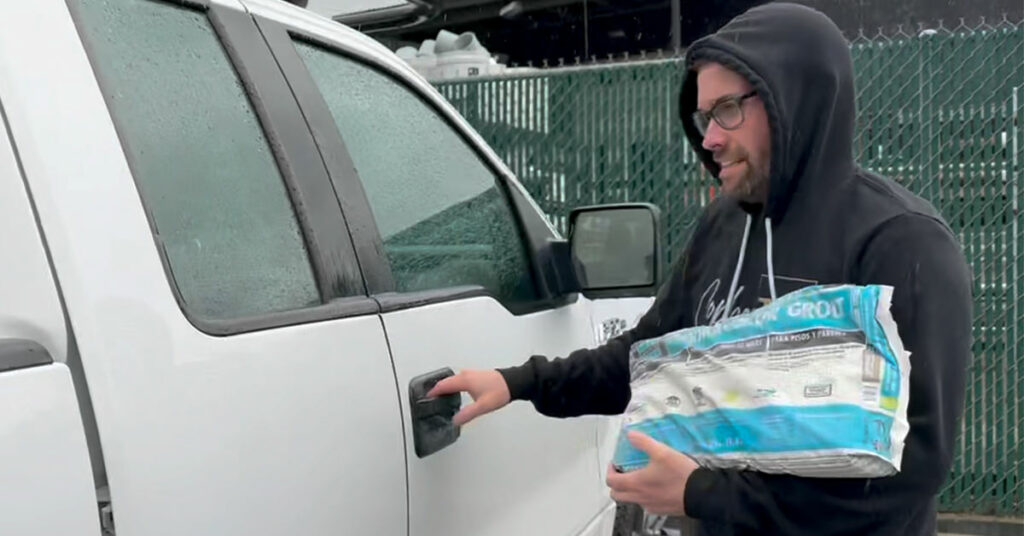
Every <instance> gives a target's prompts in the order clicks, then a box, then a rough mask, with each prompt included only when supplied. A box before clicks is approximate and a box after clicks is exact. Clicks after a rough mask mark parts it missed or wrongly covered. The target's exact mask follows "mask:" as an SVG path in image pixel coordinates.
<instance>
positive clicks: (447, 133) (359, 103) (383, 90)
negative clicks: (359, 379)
mask: <svg viewBox="0 0 1024 536" xmlns="http://www.w3.org/2000/svg"><path fill="white" fill-rule="evenodd" d="M295 46H296V47H297V49H298V51H299V55H300V56H301V57H302V59H303V61H304V62H305V64H306V67H307V69H308V70H309V72H310V74H311V75H312V77H313V79H314V80H315V82H316V83H317V85H318V86H319V88H320V91H321V93H322V94H323V96H324V99H325V100H326V102H327V105H328V108H329V109H330V111H331V114H332V115H333V116H334V120H335V122H336V123H337V125H338V130H339V132H340V134H341V137H342V139H343V140H344V142H345V145H346V147H347V148H348V151H349V153H350V154H351V156H352V160H353V162H354V164H355V167H356V169H357V170H358V173H359V178H360V179H361V180H362V183H363V187H364V189H365V190H366V195H367V197H368V199H369V202H370V206H371V210H372V212H373V215H374V217H375V219H376V221H377V226H378V228H379V229H380V232H381V235H382V239H383V242H384V248H385V250H386V253H387V256H388V259H389V261H390V263H391V268H392V272H393V273H394V276H395V280H396V285H397V287H398V288H397V290H398V291H400V292H411V291H420V290H430V289H438V288H445V287H453V286H460V285H480V286H483V287H484V288H486V289H487V290H488V291H490V293H491V295H493V296H494V297H495V298H497V299H499V300H500V301H502V302H505V303H509V302H526V301H529V300H532V299H534V298H536V290H535V286H534V282H533V280H532V278H531V276H530V270H529V268H528V260H527V256H526V253H525V249H524V244H523V241H522V240H521V238H520V235H519V231H518V227H517V223H516V220H515V216H514V214H513V212H512V209H511V207H510V205H509V202H508V200H507V198H506V196H505V194H504V192H503V191H502V189H501V188H500V187H499V185H498V182H497V177H496V176H495V174H494V173H493V172H492V171H491V170H490V169H489V168H488V167H487V165H486V164H485V163H484V162H483V161H481V159H480V157H479V156H478V155H477V154H476V153H475V152H474V151H473V150H472V149H471V148H470V146H469V145H468V144H467V143H466V142H465V141H464V140H463V139H462V138H461V137H460V136H459V135H458V133H456V132H455V130H453V129H452V127H451V126H450V125H449V124H448V123H447V122H446V121H445V120H444V119H443V118H442V117H441V116H440V115H439V114H438V113H437V112H436V111H435V110H434V109H433V108H431V107H430V106H429V105H428V104H426V103H425V102H424V101H422V100H421V99H420V98H419V97H417V96H416V95H415V93H414V92H413V91H412V90H410V89H408V88H406V87H405V86H403V85H401V84H399V83H398V82H396V81H395V80H394V79H392V78H391V77H389V76H388V75H385V74H383V73H382V72H380V71H378V70H377V69H375V68H373V67H370V66H368V65H365V64H363V63H360V62H358V61H355V60H353V59H351V58H348V57H346V56H343V55H340V54H336V53H334V52H330V51H327V50H325V49H323V48H320V47H318V46H314V45H310V44H307V43H304V42H301V41H296V43H295Z"/></svg>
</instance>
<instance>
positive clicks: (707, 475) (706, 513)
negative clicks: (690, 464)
mask: <svg viewBox="0 0 1024 536" xmlns="http://www.w3.org/2000/svg"><path fill="white" fill-rule="evenodd" d="M724 477H725V475H722V474H721V473H718V472H716V471H712V470H711V469H707V468H705V467H698V468H697V469H696V470H695V471H694V472H693V473H690V478H689V479H687V481H686V491H685V492H684V493H685V496H684V497H683V508H684V509H685V510H686V516H687V517H692V518H694V519H722V518H723V517H724V516H723V515H722V514H723V512H721V509H722V505H723V503H724V502H725V501H723V500H722V497H715V493H716V491H717V490H716V488H720V485H721V481H722V479H723V478H724Z"/></svg>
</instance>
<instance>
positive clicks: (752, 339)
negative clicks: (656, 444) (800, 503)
mask: <svg viewBox="0 0 1024 536" xmlns="http://www.w3.org/2000/svg"><path fill="white" fill-rule="evenodd" d="M891 299H892V288H891V287H886V286H878V285H869V286H855V285H838V286H812V287H807V288H804V289H802V290H799V291H797V292H793V293H790V294H787V295H785V296H782V297H781V298H779V299H778V300H776V301H774V302H772V303H771V304H769V305H766V306H764V307H762V308H760V309H757V310H755V311H751V312H749V313H746V314H742V315H738V316H734V317H731V318H727V319H725V320H722V321H721V322H719V323H717V324H715V325H713V326H699V327H694V328H687V329H683V330H679V331H675V332H672V333H668V334H666V335H664V336H662V337H658V338H656V339H650V340H645V341H640V342H638V343H636V344H634V345H633V347H632V349H631V351H630V374H631V381H630V386H631V388H632V398H631V400H630V403H629V406H628V407H627V409H626V412H625V415H624V417H625V419H624V424H623V430H622V433H621V435H620V437H619V440H618V444H617V448H616V452H615V455H614V458H613V462H612V463H613V464H614V465H615V466H616V468H618V469H619V470H621V471H632V470H636V469H640V468H642V467H644V466H646V465H647V462H648V460H647V455H646V454H645V453H643V452H642V451H639V450H637V449H636V448H634V447H633V446H632V445H631V444H630V443H629V441H628V440H627V439H626V433H627V432H628V431H630V430H637V431H640V432H643V433H645V434H647V435H649V436H651V437H653V438H654V439H656V440H658V441H660V442H662V443H665V444H667V445H668V446H670V447H672V448H674V449H675V450H678V451H680V452H683V453H685V454H687V455H689V456H690V457H692V458H693V459H695V460H696V461H697V462H698V463H699V464H700V465H702V466H705V467H711V468H741V469H750V470H754V471H760V472H766V473H787V474H793V475H798V476H806V477H835V478H843V477H849V478H874V477H882V476H888V475H891V474H894V473H895V472H897V471H899V467H900V460H901V458H902V455H903V444H904V440H905V439H906V435H907V432H908V431H909V429H910V425H909V423H908V422H907V403H908V401H909V377H910V361H909V356H910V354H909V353H908V352H906V351H905V350H904V348H903V343H902V341H901V340H900V338H899V334H898V333H897V330H896V324H895V322H894V321H893V319H892V315H891V314H890V312H889V306H890V303H891Z"/></svg>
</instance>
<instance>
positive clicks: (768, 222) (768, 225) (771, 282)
mask: <svg viewBox="0 0 1024 536" xmlns="http://www.w3.org/2000/svg"><path fill="white" fill-rule="evenodd" d="M764 234H765V235H766V236H767V237H768V240H767V242H768V253H767V254H766V255H765V256H766V257H768V259H767V260H768V288H769V289H770V291H771V294H772V301H775V299H776V298H778V296H776V295H775V266H773V265H772V219H771V218H765V219H764Z"/></svg>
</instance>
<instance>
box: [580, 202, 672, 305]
mask: <svg viewBox="0 0 1024 536" xmlns="http://www.w3.org/2000/svg"><path fill="white" fill-rule="evenodd" d="M660 220H661V211H659V210H658V207H656V206H654V205H652V204H649V203H621V204H614V205H597V206H589V207H581V208H577V209H575V210H573V211H572V212H571V213H570V215H569V250H570V254H571V256H572V263H573V267H574V272H575V274H576V280H577V281H578V283H579V287H580V290H581V291H582V292H583V295H584V296H586V297H588V298H627V297H631V298H632V297H650V296H654V295H655V294H656V293H657V291H658V285H659V283H660V282H661V267H662V249H661V239H660V236H661V233H660Z"/></svg>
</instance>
